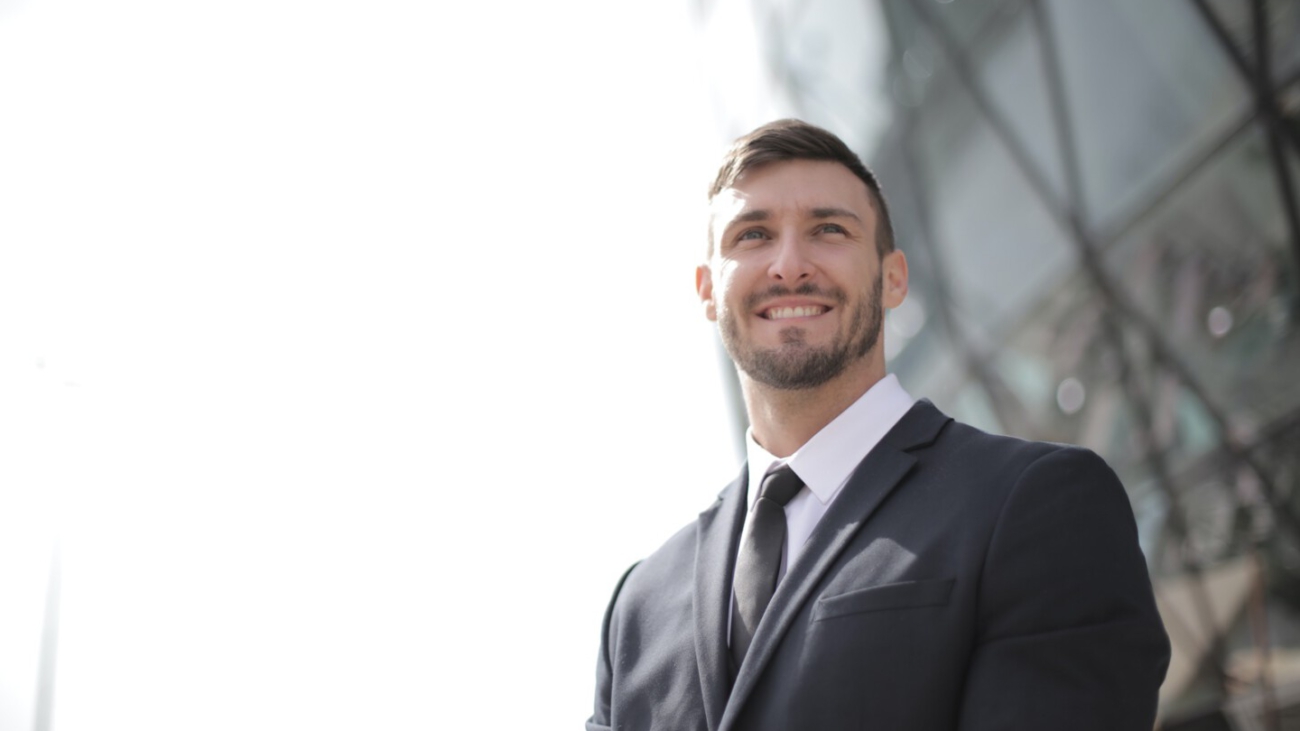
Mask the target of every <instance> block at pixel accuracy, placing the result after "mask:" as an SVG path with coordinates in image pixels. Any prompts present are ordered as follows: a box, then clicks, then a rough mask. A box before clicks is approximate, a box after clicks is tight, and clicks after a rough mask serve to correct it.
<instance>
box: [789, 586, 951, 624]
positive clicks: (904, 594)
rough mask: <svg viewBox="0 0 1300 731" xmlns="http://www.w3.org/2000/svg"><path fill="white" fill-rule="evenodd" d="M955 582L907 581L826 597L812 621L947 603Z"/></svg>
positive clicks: (816, 610)
mask: <svg viewBox="0 0 1300 731" xmlns="http://www.w3.org/2000/svg"><path fill="white" fill-rule="evenodd" d="M955 583H957V580H956V579H931V580H927V581H903V582H899V583H897V584H881V585H880V586H868V587H866V588H864V589H855V590H854V591H850V592H848V593H846V594H839V595H836V596H828V597H822V598H821V599H818V600H817V604H816V606H814V607H813V613H812V621H814V622H820V621H821V620H823V619H831V618H832V617H843V616H845V615H848V614H860V613H862V612H879V611H882V610H885V609H910V608H913V607H933V606H939V605H942V604H947V603H948V597H949V596H951V595H952V587H953V584H955Z"/></svg>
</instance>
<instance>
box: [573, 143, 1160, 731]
mask: <svg viewBox="0 0 1300 731" xmlns="http://www.w3.org/2000/svg"><path fill="white" fill-rule="evenodd" d="M710 201H711V203H712V219H711V222H710V229H709V248H708V260H707V262H706V263H705V264H703V265H701V266H700V267H699V268H698V269H697V270H696V289H697V290H698V292H699V295H700V300H701V302H702V303H703V306H704V312H705V316H706V317H708V318H709V319H710V320H714V321H716V322H717V323H718V330H719V332H720V333H721V336H722V340H723V343H724V345H725V346H726V349H727V352H728V353H729V354H730V355H731V358H732V360H733V361H734V362H735V364H736V369H737V373H738V375H739V378H740V383H741V387H742V390H743V393H744V398H745V406H746V410H747V412H748V415H749V420H750V424H751V428H750V430H749V433H748V435H747V437H746V442H747V463H746V466H745V469H744V470H743V471H742V473H741V475H740V477H739V478H738V479H737V480H736V481H735V482H733V483H732V484H731V485H729V486H727V487H726V489H725V490H723V492H722V493H721V495H719V497H718V500H717V502H715V503H714V504H713V505H712V506H711V507H709V508H708V509H707V510H706V511H704V512H703V513H701V514H700V516H699V518H698V520H696V521H695V522H694V523H692V524H690V525H688V526H687V527H686V528H685V529H683V530H682V531H680V532H679V533H677V534H676V535H675V536H673V537H672V538H670V539H669V540H668V542H667V543H665V544H664V545H663V547H661V548H660V549H659V550H658V551H656V552H655V553H654V554H653V555H651V556H650V557H648V558H646V559H645V560H644V561H642V562H640V563H639V564H637V565H636V566H634V567H633V568H632V569H630V570H629V571H628V573H627V574H626V575H625V576H624V578H623V580H622V581H621V582H619V586H618V588H617V589H616V590H615V592H614V597H613V599H612V600H611V601H610V605H609V609H608V611H607V613H606V617H605V622H604V626H603V628H602V647H601V653H600V657H599V661H598V665H597V687H596V703H595V712H594V714H593V715H592V717H591V719H590V720H589V721H588V722H587V729H588V731H599V730H600V729H607V728H613V729H619V730H620V731H622V730H629V731H630V730H634V729H635V730H640V729H665V730H669V729H671V730H673V731H685V730H688V729H700V730H704V729H708V730H709V731H733V730H735V731H740V730H742V729H743V730H746V731H748V730H751V729H752V730H755V731H757V730H760V729H771V730H772V731H778V730H780V731H791V730H807V731H814V730H817V729H881V730H883V731H894V730H900V729H908V730H918V731H928V730H931V729H933V730H936V731H937V730H948V729H952V730H957V729H960V730H962V731H977V730H978V731H983V730H992V729H1054V730H1055V729H1067V730H1068V729H1079V730H1081V731H1082V730H1083V729H1089V730H1093V729H1105V730H1107V731H1117V730H1119V731H1124V730H1129V729H1131V730H1133V731H1149V729H1151V727H1152V725H1153V722H1154V717H1155V708H1156V692H1157V690H1158V688H1159V686H1160V682H1161V681H1162V679H1163V678H1164V673H1165V668H1166V665H1167V664H1168V659H1169V644H1168V640H1167V638H1166V636H1165V633H1164V629H1163V627H1162V625H1161V622H1160V618H1159V615H1158V614H1157V613H1156V609H1155V603H1154V601H1153V598H1152V593H1151V584H1150V581H1149V579H1148V577H1147V572H1146V565H1145V562H1144V561H1143V558H1142V554H1141V552H1140V551H1139V550H1138V546H1137V536H1136V531H1135V528H1134V523H1133V516H1132V512H1131V510H1130V508H1129V504H1128V501H1127V498H1126V496H1125V493H1124V491H1123V488H1122V487H1121V486H1120V484H1119V481H1118V480H1117V479H1116V477H1115V475H1114V473H1113V472H1112V471H1111V470H1110V468H1109V467H1107V466H1106V464H1105V463H1104V462H1103V461H1102V460H1101V459H1100V458H1098V457H1097V456H1096V455H1095V454H1093V453H1091V452H1088V451H1086V450H1083V449H1079V448H1075V447H1068V446H1062V445H1052V444H1043V443H1034V442H1025V441H1020V440H1016V439H1011V438H1007V437H1000V436H993V435H989V434H986V433H983V432H980V431H978V430H976V429H974V428H972V427H970V426H967V425H965V424H961V423H959V422H956V421H954V420H952V419H951V418H949V417H947V416H945V415H944V414H943V413H942V412H940V411H939V410H938V409H937V408H936V407H935V406H934V405H933V404H931V403H930V402H928V401H924V400H922V401H916V400H914V399H913V398H912V397H911V396H910V395H909V394H908V393H907V392H906V391H904V390H903V388H902V386H901V385H900V384H899V382H898V380H897V379H896V378H895V377H894V376H892V375H889V374H887V372H886V370H885V359H884V343H883V340H882V338H883V334H882V329H881V325H882V322H883V319H884V310H885V309H888V308H893V307H897V306H898V305H899V304H900V303H901V302H902V301H903V299H904V298H905V297H906V296H907V279H908V271H907V259H906V257H905V256H904V254H903V252H902V251H899V250H897V249H896V248H895V247H894V241H893V231H892V227H891V225H890V221H889V214H888V209H887V208H886V207H885V202H884V198H883V196H882V195H881V192H880V187H879V185H878V184H877V182H876V179H875V177H874V176H873V175H872V174H871V172H870V171H869V170H867V168H866V167H865V166H864V165H863V164H862V163H861V161H860V160H859V159H858V158H857V157H856V156H855V155H854V154H853V153H852V152H851V151H850V150H849V149H848V148H847V147H846V146H845V145H844V143H843V142H841V141H840V140H839V139H838V138H836V137H835V136H834V135H832V134H830V133H829V132H826V131H825V130H822V129H819V128H817V127H814V126H812V125H808V124H805V123H803V122H798V121H794V120H784V121H780V122H774V123H772V124H768V125H765V126H763V127H760V128H759V129H757V130H755V131H753V132H751V133H750V134H748V135H746V136H745V137H742V138H741V139H739V140H737V142H736V143H735V145H733V147H732V148H731V150H730V151H729V152H728V154H727V156H726V157H725V158H724V160H723V164H722V168H721V169H720V171H719V173H718V177H717V179H716V181H715V182H714V185H713V187H712V189H711V190H710ZM675 479H689V476H685V475H683V476H680V477H679V478H675Z"/></svg>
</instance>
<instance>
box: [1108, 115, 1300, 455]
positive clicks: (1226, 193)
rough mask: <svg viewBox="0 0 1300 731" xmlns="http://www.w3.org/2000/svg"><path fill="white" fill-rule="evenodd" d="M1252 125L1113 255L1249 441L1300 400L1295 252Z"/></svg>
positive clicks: (1117, 271)
mask: <svg viewBox="0 0 1300 731" xmlns="http://www.w3.org/2000/svg"><path fill="white" fill-rule="evenodd" d="M1268 154H1269V153H1268V149H1267V146H1266V145H1265V144H1264V142H1263V140H1262V139H1261V136H1260V134H1259V133H1258V132H1257V131H1256V130H1254V129H1251V130H1250V131H1249V132H1247V133H1246V134H1243V135H1242V137H1241V139H1240V140H1238V141H1237V142H1236V143H1235V144H1233V145H1231V146H1229V147H1228V148H1227V149H1226V150H1225V151H1224V152H1223V153H1222V154H1221V155H1219V156H1218V157H1217V158H1216V159H1215V160H1213V161H1212V162H1211V163H1210V164H1209V165H1208V166H1207V167H1206V168H1205V169H1204V170H1202V171H1201V173H1200V174H1199V175H1197V176H1196V177H1195V178H1193V179H1192V180H1190V181H1188V183H1187V184H1186V185H1185V186H1184V187H1183V188H1182V189H1181V190H1179V191H1177V192H1176V193H1175V194H1174V195H1173V196H1171V197H1170V198H1169V199H1168V200H1166V201H1165V202H1164V203H1163V204H1162V205H1161V206H1160V207H1159V208H1158V209H1156V210H1155V211H1154V212H1153V213H1152V214H1151V215H1150V216H1148V217H1147V218H1145V219H1144V220H1143V221H1142V222H1141V223H1140V224H1139V225H1138V226H1135V227H1134V229H1133V230H1131V231H1130V232H1129V233H1128V234H1127V235H1126V236H1125V237H1124V238H1123V239H1121V240H1120V241H1118V242H1117V243H1116V245H1115V246H1114V248H1113V249H1112V250H1111V251H1109V252H1108V253H1107V255H1106V266H1107V268H1108V269H1109V271H1110V272H1111V273H1112V276H1114V277H1115V278H1116V280H1117V281H1118V282H1120V283H1122V286H1123V287H1124V289H1125V290H1126V291H1127V292H1128V296H1129V297H1130V298H1131V299H1132V300H1133V301H1134V302H1135V303H1136V304H1137V306H1138V307H1139V308H1140V309H1141V310H1142V311H1143V312H1144V313H1145V314H1146V316H1147V317H1148V318H1151V319H1152V320H1153V321H1154V322H1157V323H1160V332H1161V334H1162V336H1163V337H1164V338H1165V339H1166V340H1167V342H1168V343H1169V345H1170V347H1171V348H1172V350H1173V351H1174V352H1175V353H1177V354H1178V357H1179V358H1180V359H1181V360H1183V362H1184V363H1185V364H1186V367H1187V368H1188V369H1189V370H1190V371H1191V372H1192V373H1193V375H1194V377H1195V378H1196V380H1197V381H1198V382H1199V383H1200V384H1201V385H1202V387H1203V388H1204V389H1205V390H1206V391H1207V392H1208V394H1209V397H1210V398H1211V399H1212V400H1213V401H1214V402H1215V403H1216V404H1218V405H1219V407H1220V408H1224V409H1227V410H1228V412H1229V414H1228V416H1229V418H1230V419H1231V424H1230V428H1232V429H1233V431H1234V435H1235V436H1236V437H1237V438H1239V439H1246V440H1249V439H1250V438H1251V435H1252V434H1253V433H1255V432H1257V431H1259V429H1260V428H1261V427H1263V426H1265V425H1267V424H1270V423H1271V422H1273V421H1274V420H1276V419H1278V418H1280V417H1282V416H1284V415H1286V414H1288V413H1289V412H1291V411H1293V410H1295V409H1296V408H1297V407H1300V379H1297V378H1296V363H1300V331H1297V329H1296V327H1295V322H1294V320H1295V309H1294V307H1293V304H1292V303H1294V302H1295V301H1296V295H1297V293H1296V292H1295V291H1294V289H1293V287H1294V282H1295V281H1296V279H1295V254H1294V252H1293V251H1292V249H1291V246H1290V243H1289V235H1290V234H1289V232H1288V229H1287V226H1286V221H1285V219H1284V217H1283V212H1282V210H1281V206H1280V201H1279V196H1278V193H1277V189H1276V183H1275V180H1274V177H1273V167H1272V162H1271V160H1270V159H1269V157H1268Z"/></svg>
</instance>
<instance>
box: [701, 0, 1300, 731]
mask: <svg viewBox="0 0 1300 731" xmlns="http://www.w3.org/2000/svg"><path fill="white" fill-rule="evenodd" d="M734 4H735V3H732V5H734ZM727 6H728V3H727V2H725V0H719V2H716V3H713V4H712V5H707V6H706V7H703V8H702V13H703V14H704V16H705V18H706V20H707V18H708V17H710V16H711V15H716V14H720V13H723V12H734V10H733V11H727V10H726V7H727ZM864 6H866V7H868V9H867V10H865V11H864V9H863V8H864ZM747 7H748V11H749V12H750V13H751V14H752V17H753V18H754V24H753V27H754V29H755V37H756V38H757V39H758V44H757V45H758V46H759V48H760V49H761V50H760V58H761V59H762V63H763V67H762V68H763V69H764V72H763V74H764V75H765V77H766V78H767V79H768V80H769V82H770V84H771V89H772V93H773V94H774V98H777V99H780V100H782V102H783V104H784V105H785V107H784V108H783V109H781V111H782V112H785V113H789V114H792V115H797V116H801V117H804V118H806V119H809V120H810V121H813V122H815V123H818V124H822V125H824V126H826V127H828V128H830V129H833V130H834V131H836V132H837V133H840V134H842V135H843V136H844V137H845V139H846V140H849V141H850V142H852V143H854V144H857V145H858V146H859V150H860V152H862V153H864V155H865V156H866V157H867V158H868V159H869V160H870V161H871V163H872V164H873V166H874V168H875V169H876V171H877V173H878V174H879V176H880V178H881V180H882V181H883V183H884V185H885V193H886V196H887V198H888V200H889V202H890V204H891V207H892V212H893V215H894V220H895V226H896V228H897V229H898V240H899V242H900V246H901V247H902V248H903V249H904V250H905V251H906V252H907V254H908V256H909V258H910V260H911V262H912V285H911V294H910V295H909V300H908V302H907V304H906V305H905V306H904V307H902V308H900V309H899V310H897V311H895V312H893V313H891V315H890V318H889V321H888V328H889V329H888V335H887V343H888V344H889V346H890V349H889V353H888V354H889V357H890V359H891V366H890V367H891V370H893V371H895V372H896V373H898V374H899V376H900V378H901V379H902V380H903V382H904V384H905V385H906V386H907V387H908V389H909V390H910V391H911V392H912V393H913V394H915V395H918V396H927V397H929V398H930V399H932V400H933V401H935V403H936V404H938V405H939V406H940V408H942V409H944V410H946V411H947V412H948V413H950V414H952V415H954V416H956V417H957V418H960V419H962V420H965V421H967V422H970V423H973V424H975V425H978V426H981V427H983V428H985V429H988V430H990V431H996V432H1001V433H1008V434H1015V435H1018V436H1023V437H1027V438H1031V439H1043V440H1051V441H1060V442H1071V443H1077V444H1082V445H1084V446H1087V447H1090V448H1092V449H1094V450H1096V451H1098V452H1099V453H1101V454H1102V455H1103V456H1104V457H1105V458H1106V459H1107V460H1108V461H1109V462H1110V464H1111V465H1112V466H1113V467H1114V468H1115V469H1116V471H1117V472H1119V474H1120V477H1121V479H1122V480H1123V481H1124V484H1125V485H1126V487H1127V489H1128V490H1129V494H1130V498H1131V501H1132V504H1133V508H1134V512H1135V515H1136V516H1137V520H1138V526H1139V531H1140V537H1141V542H1142V546H1143V549H1144V551H1145V553H1146V555H1147V559H1148V561H1149V564H1150V568H1151V573H1152V577H1153V580H1154V581H1155V584H1156V592H1157V597H1158V601H1159V603H1160V607H1161V611H1162V614H1163V616H1164V619H1165V623H1166V626H1167V628H1168V631H1169V635H1170V639H1171V641H1172V643H1173V647H1174V659H1173V662H1172V664H1171V667H1170V670H1169V674H1168V678H1167V680H1166V682H1165V686H1164V688H1163V689H1162V692H1161V704H1160V724H1161V727H1162V728H1165V729H1176V728H1177V729H1237V730H1239V731H1245V730H1248V729H1249V730H1253V729H1290V728H1297V729H1300V489H1297V488H1300V329H1298V328H1297V317H1298V316H1300V217H1298V215H1297V208H1298V207H1300V201H1298V199H1297V190H1296V186H1297V185H1298V184H1300V2H1297V1H1296V0H1267V1H1266V0H1180V1H1179V2H1128V1H1127V0H1089V1H1088V2H1079V1H1078V0H947V1H944V0H882V1H880V2H878V3H875V4H863V3H848V2H840V1H839V0H790V1H784V2H782V1H773V2H752V3H749V4H748V6H747ZM706 31H707V23H706ZM881 37H883V38H887V39H888V40H887V42H885V45H884V47H887V51H883V50H882V49H881V47H880V44H878V43H873V42H872V41H873V40H874V39H876V38H881ZM874 69H879V70H878V71H873V70H874ZM882 106H883V108H885V109H888V110H889V113H888V115H886V120H885V121H883V122H882V121H881V118H880V113H879V112H876V111H872V110H874V109H878V108H881V107H882ZM755 121H763V120H762V119H758V120H755ZM739 127H740V126H739V125H738V128H737V129H736V130H734V131H737V132H740V131H743V130H742V129H740V128H739Z"/></svg>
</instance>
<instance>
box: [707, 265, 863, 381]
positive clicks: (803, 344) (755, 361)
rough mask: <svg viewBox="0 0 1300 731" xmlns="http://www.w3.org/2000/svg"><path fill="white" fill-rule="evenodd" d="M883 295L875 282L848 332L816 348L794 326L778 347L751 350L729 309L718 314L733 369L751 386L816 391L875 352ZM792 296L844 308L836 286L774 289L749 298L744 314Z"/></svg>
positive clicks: (851, 319) (783, 334)
mask: <svg viewBox="0 0 1300 731" xmlns="http://www.w3.org/2000/svg"><path fill="white" fill-rule="evenodd" d="M883 292H884V285H883V281H882V279H881V278H880V277H877V278H876V281H875V284H874V285H872V288H871V294H870V296H869V297H866V298H864V299H861V300H859V301H858V305H857V307H855V308H854V310H853V312H852V313H851V314H850V316H849V325H848V330H847V331H845V332H842V333H840V334H838V335H836V337H835V339H834V340H832V341H831V342H830V343H829V344H828V345H825V346H823V347H820V348H814V347H810V346H809V345H808V344H807V340H806V335H807V333H806V332H805V331H804V329H803V328H801V327H798V326H796V325H791V326H790V327H788V328H786V329H784V330H782V331H781V345H780V346H779V347H776V348H757V347H754V346H753V345H751V344H749V343H746V342H745V341H744V340H743V339H742V338H741V335H740V323H739V321H738V319H737V317H736V315H735V313H733V312H732V311H731V309H730V308H727V309H725V310H723V311H721V312H719V313H718V331H719V332H720V333H721V334H722V344H723V345H724V346H725V347H726V348H727V353H728V354H729V355H730V356H731V359H732V360H733V361H734V362H735V363H736V367H737V368H739V369H740V370H742V371H744V372H745V374H746V375H748V376H749V377H750V378H752V379H754V380H755V381H758V382H759V383H762V384H766V385H768V386H771V387H772V388H779V389H782V390H801V389H809V388H816V387H817V386H820V385H822V384H824V383H826V382H828V381H830V380H831V379H832V378H835V377H836V376H838V375H840V374H841V373H843V372H844V370H845V369H846V368H848V367H849V365H850V364H852V363H853V362H854V361H856V360H858V359H860V358H862V357H863V356H865V355H866V354H867V353H869V352H871V349H872V348H874V347H876V341H878V340H879V339H880V327H881V325H882V324H883V322H884V317H885V310H884V307H883V306H882V305H881V297H882V295H883ZM791 294H794V295H804V296H812V295H817V296H821V297H825V298H829V299H832V300H834V301H835V304H836V308H837V309H840V308H843V307H846V306H847V303H848V296H847V295H846V294H845V293H844V290H842V289H840V288H838V287H836V288H833V289H829V290H822V289H820V288H818V287H816V286H814V285H812V284H804V285H801V286H799V287H798V288H796V289H794V290H790V289H787V288H785V287H782V286H780V285H777V286H773V287H771V288H770V289H768V290H767V291H765V292H762V293H758V294H753V295H750V296H749V297H747V298H746V300H745V306H744V312H753V311H754V310H755V309H757V308H758V306H759V305H760V304H761V303H762V301H763V300H765V299H770V298H773V297H781V296H787V295H791Z"/></svg>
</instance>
